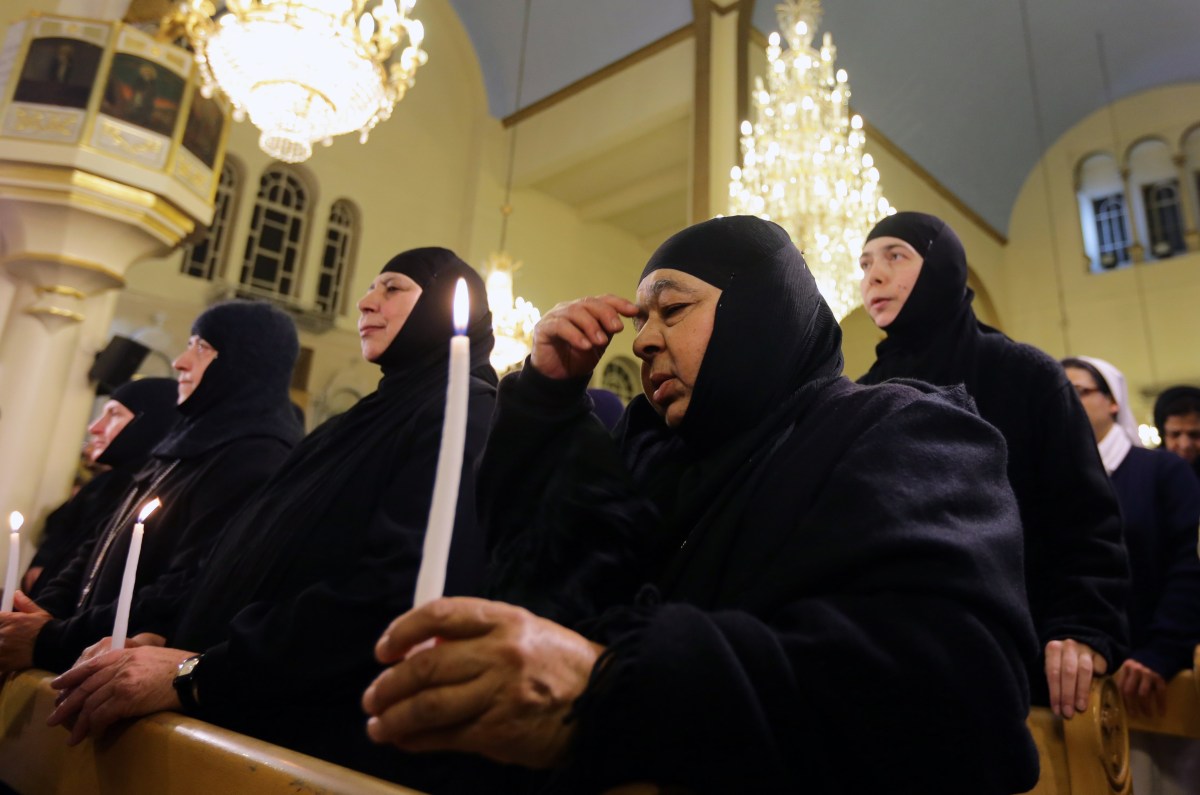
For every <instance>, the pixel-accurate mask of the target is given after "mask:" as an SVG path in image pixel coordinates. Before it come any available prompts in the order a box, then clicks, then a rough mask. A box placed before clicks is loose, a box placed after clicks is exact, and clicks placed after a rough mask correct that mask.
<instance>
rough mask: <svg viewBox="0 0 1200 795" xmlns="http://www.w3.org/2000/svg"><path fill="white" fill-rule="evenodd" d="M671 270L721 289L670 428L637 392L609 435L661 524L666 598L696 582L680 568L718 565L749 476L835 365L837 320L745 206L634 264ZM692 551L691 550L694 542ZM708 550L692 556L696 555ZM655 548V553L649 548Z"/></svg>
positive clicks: (703, 588)
mask: <svg viewBox="0 0 1200 795" xmlns="http://www.w3.org/2000/svg"><path fill="white" fill-rule="evenodd" d="M660 268H670V269H673V270H678V271H682V272H684V273H687V274H690V275H692V276H695V277H696V278H698V279H701V280H703V281H705V282H708V283H709V284H711V285H713V286H714V287H719V288H720V289H721V290H722V294H721V297H720V300H719V302H718V304H717V309H716V315H715V318H714V322H713V330H712V337H711V338H710V339H709V342H708V347H707V349H706V350H705V353H704V359H703V360H702V362H701V365H700V372H699V374H698V376H697V378H696V383H695V384H694V385H693V388H692V398H691V401H690V402H689V404H688V409H687V413H686V414H685V415H684V418H683V421H682V422H681V423H680V424H679V427H678V429H677V430H671V429H669V428H667V426H666V424H665V423H664V422H663V420H662V418H661V417H660V416H659V415H658V414H657V413H656V412H655V411H654V410H653V408H652V407H651V405H650V402H649V400H648V399H647V398H646V396H645V395H639V396H638V397H636V398H635V399H634V400H633V402H632V403H631V404H630V407H629V410H628V411H627V412H626V415H625V419H624V423H623V426H618V428H617V431H616V433H617V436H618V438H619V439H620V440H621V443H622V453H623V456H624V458H625V461H626V466H627V467H629V469H630V472H632V473H633V476H634V479H635V481H638V482H640V483H641V484H643V487H644V489H645V490H646V492H647V493H648V495H649V496H650V497H651V499H652V500H654V502H655V503H656V505H657V506H658V508H659V510H660V511H661V515H662V517H663V520H664V523H665V526H666V528H667V530H666V532H665V533H664V534H663V536H662V540H663V541H664V542H665V546H664V548H663V550H661V552H660V554H669V555H670V558H671V564H670V566H669V569H668V570H667V571H666V572H664V573H662V575H661V576H660V577H657V578H656V579H658V580H659V582H660V584H662V585H663V587H664V588H665V589H666V590H667V591H668V592H671V593H672V594H673V596H674V597H676V598H687V595H688V594H689V593H690V592H691V591H692V590H693V589H694V590H695V592H696V593H700V592H707V591H708V590H709V583H698V582H697V583H689V582H687V581H686V577H687V576H688V575H687V574H686V573H684V572H688V571H690V572H692V573H695V572H700V571H708V572H717V571H722V570H723V567H724V565H725V561H723V560H722V559H721V558H722V555H723V554H724V550H725V549H726V548H727V546H728V544H729V543H731V541H722V540H714V542H713V543H709V544H702V545H701V544H688V545H687V548H685V549H684V550H683V551H681V552H679V553H678V554H671V553H673V552H675V550H677V549H678V547H679V543H680V542H681V541H682V540H683V539H685V538H686V539H694V538H698V537H699V535H700V534H702V533H708V532H714V533H730V532H734V529H735V528H736V527H737V521H736V517H737V516H739V515H740V514H741V513H742V512H743V511H744V510H745V508H746V502H747V500H749V499H750V497H751V495H752V492H753V489H751V488H748V487H747V484H748V483H750V482H751V480H752V479H753V478H754V477H756V475H757V473H758V472H759V470H760V468H761V467H762V466H764V465H765V464H766V462H767V461H769V460H770V458H771V454H772V453H773V452H774V451H775V450H776V449H777V448H778V446H779V445H780V444H782V442H783V441H784V440H785V439H786V438H787V436H788V434H789V433H790V431H791V428H793V427H794V426H795V423H796V421H797V419H798V418H799V417H801V416H802V415H803V414H804V413H805V411H806V410H807V409H808V407H809V405H810V403H811V401H812V400H814V399H815V398H816V396H817V394H818V393H819V392H820V390H821V389H822V388H823V387H825V386H826V385H828V384H829V382H830V381H832V380H833V379H836V378H837V377H838V376H840V375H841V371H842V352H841V339H842V334H841V329H840V328H839V327H838V324H837V321H836V320H835V319H834V317H833V313H832V312H831V311H830V309H829V307H828V305H827V304H826V303H825V300H824V299H823V298H822V297H821V294H820V292H819V291H818V289H817V285H816V282H815V281H814V279H813V276H812V273H811V271H809V269H808V266H807V264H805V262H804V257H803V255H801V253H800V251H799V250H798V249H797V248H796V246H795V245H794V244H793V243H792V241H791V238H789V237H788V234H787V232H785V231H784V230H783V229H782V228H781V227H780V226H778V225H776V224H774V223H771V222H769V221H763V220H761V219H759V218H755V217H753V216H734V217H728V218H714V219H712V220H709V221H705V222H703V223H700V224H696V225H695V226H691V227H689V228H687V229H685V230H683V231H682V232H679V233H678V234H676V235H674V236H673V237H671V238H670V239H669V240H667V242H665V243H663V244H662V246H660V247H659V249H658V250H657V251H656V252H655V253H654V255H653V256H652V257H651V258H650V261H649V263H647V265H646V268H645V270H644V271H643V272H642V278H645V277H646V276H647V275H649V274H650V273H651V272H652V271H654V270H657V269H660ZM697 549H699V550H701V551H700V552H696V550H697ZM697 554H699V555H704V556H707V557H708V558H711V560H709V561H708V562H707V563H705V562H701V563H700V564H699V565H694V564H695V561H692V560H691V558H692V557H693V556H695V555H697ZM655 557H657V556H655Z"/></svg>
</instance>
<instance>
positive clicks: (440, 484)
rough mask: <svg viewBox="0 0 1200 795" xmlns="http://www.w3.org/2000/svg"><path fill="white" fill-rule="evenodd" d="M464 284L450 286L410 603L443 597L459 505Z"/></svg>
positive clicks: (465, 364)
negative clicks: (437, 438)
mask: <svg viewBox="0 0 1200 795" xmlns="http://www.w3.org/2000/svg"><path fill="white" fill-rule="evenodd" d="M470 310H471V305H470V299H469V298H468V297H467V283H466V281H464V280H463V279H459V280H458V285H457V286H456V287H455V289H454V336H453V337H452V338H451V339H450V378H449V383H448V384H447V386H446V415H445V419H444V420H443V421H442V446H441V449H440V450H439V451H438V463H437V479H436V480H435V481H434V483H433V502H432V504H431V505H430V507H429V523H428V525H427V526H426V527H425V545H424V549H423V551H422V554H421V569H420V571H419V572H417V592H416V595H415V596H414V597H413V606H414V607H419V606H421V605H423V604H425V603H426V602H430V601H433V600H434V599H437V598H438V597H439V596H441V595H442V592H443V590H444V589H445V587H446V563H447V561H448V560H449V558H450V537H451V535H452V534H453V532H454V512H455V508H457V506H458V482H459V478H460V476H461V475H462V461H463V447H464V446H465V445H466V442H467V391H468V389H469V381H470V376H471V341H470V340H469V339H468V338H467V336H466V334H467V318H468V317H469V315H470Z"/></svg>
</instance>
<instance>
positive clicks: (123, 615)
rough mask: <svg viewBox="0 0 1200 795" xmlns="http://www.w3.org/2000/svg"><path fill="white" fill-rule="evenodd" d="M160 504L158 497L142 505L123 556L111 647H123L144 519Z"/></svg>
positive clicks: (139, 554)
mask: <svg viewBox="0 0 1200 795" xmlns="http://www.w3.org/2000/svg"><path fill="white" fill-rule="evenodd" d="M159 505H162V503H161V502H160V501H159V499H158V497H155V498H154V499H152V500H150V502H148V503H146V504H145V505H143V506H142V510H141V513H139V514H138V518H137V524H135V525H134V526H133V535H132V537H130V539H129V556H128V557H127V558H125V576H124V578H122V580H121V594H120V596H118V597H117V619H116V621H114V622H113V633H112V647H111V648H114V649H123V648H125V634H126V633H127V632H129V607H130V605H132V604H133V582H134V580H136V579H137V565H138V558H140V557H141V556H142V535H143V534H144V533H145V531H146V527H145V525H146V519H148V518H149V517H150V514H152V513H154V511H155V510H157V509H158V506H159Z"/></svg>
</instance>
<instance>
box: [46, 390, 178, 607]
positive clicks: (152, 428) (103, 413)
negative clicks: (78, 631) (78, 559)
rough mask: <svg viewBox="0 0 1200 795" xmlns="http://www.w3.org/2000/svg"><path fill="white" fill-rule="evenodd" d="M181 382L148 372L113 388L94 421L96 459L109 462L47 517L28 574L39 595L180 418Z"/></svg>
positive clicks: (102, 521) (90, 428)
mask: <svg viewBox="0 0 1200 795" xmlns="http://www.w3.org/2000/svg"><path fill="white" fill-rule="evenodd" d="M177 388H178V387H177V386H176V383H175V380H174V379H172V378H142V379H139V380H137V381H130V382H129V383H127V384H122V385H121V386H119V387H117V388H116V389H114V390H113V393H112V394H111V395H110V396H109V399H108V400H107V401H105V403H104V406H103V407H102V408H101V410H100V416H98V417H96V419H95V420H93V422H92V424H91V425H89V426H88V434H89V436H90V437H91V447H90V455H91V459H92V461H94V462H95V463H97V464H100V465H102V466H104V467H107V469H105V471H103V472H101V473H99V474H98V475H96V476H95V477H93V478H92V479H91V480H89V481H88V482H87V483H86V484H85V485H84V486H83V488H81V489H80V490H79V493H78V494H76V495H75V496H73V497H72V498H71V499H69V500H67V501H66V502H65V503H63V504H62V505H60V506H59V507H58V508H56V509H55V510H54V511H53V512H52V513H51V514H50V515H49V516H47V517H46V524H45V526H44V527H43V528H42V540H41V543H40V544H39V545H38V550H37V554H36V555H34V556H33V560H32V561H30V562H29V571H28V572H27V573H26V575H25V579H24V582H25V593H26V595H27V596H29V598H31V599H33V600H34V601H37V600H38V599H39V598H40V596H39V594H40V592H41V591H42V590H44V589H45V588H46V587H47V586H48V585H49V583H50V582H51V581H53V580H54V578H55V577H57V576H58V574H59V573H60V572H61V571H62V569H63V568H64V567H65V566H66V565H67V564H68V563H70V561H71V559H72V558H73V557H74V556H75V554H76V552H77V551H78V550H80V549H82V548H83V547H85V546H89V548H90V544H91V543H92V541H93V539H94V538H95V536H96V534H97V533H98V532H99V531H100V530H101V529H103V528H104V526H105V524H106V523H107V520H108V518H109V517H110V516H111V515H112V513H113V511H115V510H117V508H118V507H120V503H121V499H122V498H123V497H124V496H125V492H126V490H127V489H128V488H129V485H130V483H132V481H133V476H134V475H135V474H137V472H138V471H139V470H140V469H141V468H142V466H143V465H145V463H146V461H147V460H149V458H150V451H152V450H153V449H154V447H155V445H157V444H158V443H159V442H161V441H162V439H163V437H164V436H166V434H167V431H169V430H171V426H172V425H174V424H175V421H176V420H178V419H179V413H178V412H177V411H176V410H175V403H176V400H177V398H178V393H177V391H176V390H177Z"/></svg>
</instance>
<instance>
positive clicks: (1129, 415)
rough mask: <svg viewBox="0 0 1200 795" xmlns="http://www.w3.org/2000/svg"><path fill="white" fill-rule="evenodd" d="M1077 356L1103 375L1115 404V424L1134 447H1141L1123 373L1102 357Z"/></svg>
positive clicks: (1140, 438) (1140, 439)
mask: <svg viewBox="0 0 1200 795" xmlns="http://www.w3.org/2000/svg"><path fill="white" fill-rule="evenodd" d="M1077 358H1080V359H1082V360H1083V361H1085V362H1087V363H1088V364H1090V365H1091V366H1092V367H1095V368H1096V369H1097V370H1099V371H1100V375H1102V376H1104V380H1105V382H1107V384H1108V390H1109V392H1111V393H1112V398H1113V402H1115V403H1116V404H1117V425H1119V426H1120V427H1121V428H1122V429H1124V431H1125V433H1126V434H1128V436H1129V441H1131V442H1133V444H1134V446H1135V447H1141V446H1142V437H1141V436H1140V435H1139V434H1138V422H1137V420H1136V419H1134V417H1133V411H1132V410H1131V409H1130V408H1129V387H1128V386H1127V385H1126V383H1125V375H1124V374H1123V373H1122V372H1121V371H1120V370H1118V369H1117V368H1115V367H1113V366H1112V365H1111V364H1109V363H1108V362H1106V361H1104V360H1103V359H1096V358H1093V357H1091V356H1080V357H1077Z"/></svg>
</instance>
